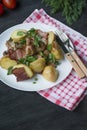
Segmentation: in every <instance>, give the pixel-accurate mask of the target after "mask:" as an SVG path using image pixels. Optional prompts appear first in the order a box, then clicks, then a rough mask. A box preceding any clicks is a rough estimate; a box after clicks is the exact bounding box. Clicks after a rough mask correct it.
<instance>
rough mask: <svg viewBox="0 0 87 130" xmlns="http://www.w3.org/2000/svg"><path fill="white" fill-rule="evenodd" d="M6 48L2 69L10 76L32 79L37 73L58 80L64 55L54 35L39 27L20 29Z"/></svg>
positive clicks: (48, 78)
mask: <svg viewBox="0 0 87 130" xmlns="http://www.w3.org/2000/svg"><path fill="white" fill-rule="evenodd" d="M6 47H7V50H5V51H4V52H3V57H2V58H1V60H0V66H1V67H2V68H4V69H7V70H8V72H7V74H8V75H9V74H14V75H15V76H16V78H17V81H23V80H27V79H30V78H32V77H34V76H35V75H37V74H40V75H42V76H43V78H45V79H47V80H48V81H51V82H55V81H56V80H57V79H58V75H59V73H58V69H56V67H57V65H58V64H59V61H60V60H62V59H63V58H64V55H63V52H62V50H61V48H60V46H59V45H58V43H57V41H56V37H55V34H54V32H52V31H50V32H43V31H42V30H40V29H35V28H31V29H30V30H24V29H17V30H14V31H13V32H12V33H11V36H10V38H9V39H8V40H7V41H6Z"/></svg>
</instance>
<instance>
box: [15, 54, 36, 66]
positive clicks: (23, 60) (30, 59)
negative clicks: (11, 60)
mask: <svg viewBox="0 0 87 130" xmlns="http://www.w3.org/2000/svg"><path fill="white" fill-rule="evenodd" d="M36 59H37V58H36V57H35V56H26V58H21V59H19V60H18V63H22V64H26V65H27V66H28V65H29V64H30V63H31V62H33V61H35V60H36Z"/></svg>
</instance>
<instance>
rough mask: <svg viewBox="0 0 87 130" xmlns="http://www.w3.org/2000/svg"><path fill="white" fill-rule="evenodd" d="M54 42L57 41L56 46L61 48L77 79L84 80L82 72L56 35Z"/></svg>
mask: <svg viewBox="0 0 87 130" xmlns="http://www.w3.org/2000/svg"><path fill="white" fill-rule="evenodd" d="M56 40H57V42H58V44H59V45H60V47H61V48H62V50H63V51H64V53H65V56H66V58H67V59H68V61H69V62H70V63H71V65H72V67H73V68H74V70H75V72H76V73H77V75H78V77H79V78H84V77H85V74H84V72H83V71H82V69H81V68H80V67H79V65H78V63H77V62H76V60H75V59H74V57H73V56H72V55H71V53H70V51H69V50H68V49H67V47H66V46H65V45H64V43H63V42H62V40H61V39H60V38H59V37H58V36H57V35H56Z"/></svg>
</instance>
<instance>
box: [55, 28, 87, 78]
mask: <svg viewBox="0 0 87 130" xmlns="http://www.w3.org/2000/svg"><path fill="white" fill-rule="evenodd" d="M55 33H56V35H57V36H58V37H59V38H60V39H61V41H62V42H63V44H64V46H65V47H66V48H67V49H68V51H69V53H70V54H71V56H72V58H73V59H74V61H75V62H76V64H78V66H77V65H76V64H75V62H74V63H73V62H72V60H71V57H70V55H66V57H67V59H68V60H69V61H70V62H71V64H72V66H73V68H74V69H75V71H76V72H77V73H78V75H79V77H80V78H83V77H87V68H86V66H85V65H84V63H83V62H82V60H81V59H80V57H79V56H78V55H77V53H76V51H75V47H74V45H73V43H72V42H71V40H70V39H69V38H68V36H67V35H66V34H65V33H63V32H62V31H59V30H57V31H56V32H55ZM75 67H76V68H75ZM78 69H79V70H78Z"/></svg>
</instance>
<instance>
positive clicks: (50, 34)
mask: <svg viewBox="0 0 87 130" xmlns="http://www.w3.org/2000/svg"><path fill="white" fill-rule="evenodd" d="M54 39H55V35H54V33H53V32H52V31H50V32H49V34H48V44H52V43H53V41H54Z"/></svg>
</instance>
